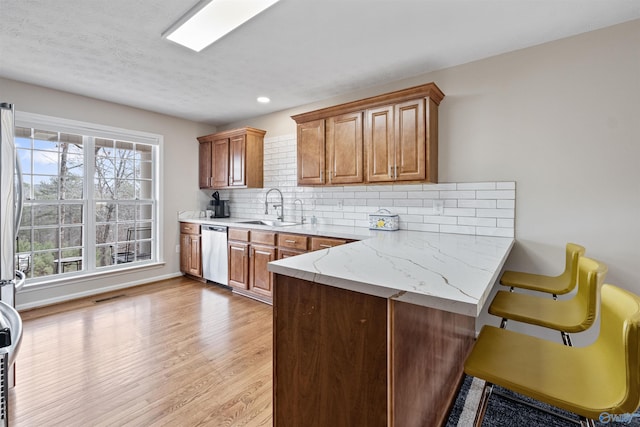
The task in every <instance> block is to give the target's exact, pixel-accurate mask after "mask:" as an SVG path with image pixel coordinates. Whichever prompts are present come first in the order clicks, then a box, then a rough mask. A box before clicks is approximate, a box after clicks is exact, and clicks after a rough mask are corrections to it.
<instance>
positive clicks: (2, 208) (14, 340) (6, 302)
mask: <svg viewBox="0 0 640 427" xmlns="http://www.w3.org/2000/svg"><path fill="white" fill-rule="evenodd" d="M14 139H15V124H14V108H13V105H11V104H6V103H0V227H1V228H0V425H5V426H6V425H8V419H9V417H8V407H9V405H8V402H7V399H8V395H9V393H8V389H9V387H10V386H13V381H14V372H13V363H14V361H15V358H16V356H17V354H18V348H19V346H20V341H21V340H22V320H21V319H20V315H19V314H18V312H17V311H16V310H15V308H14V307H15V294H16V291H17V290H19V288H20V287H22V285H23V284H24V280H25V277H24V274H22V272H19V271H17V270H16V261H15V248H16V236H17V233H18V229H19V228H20V217H21V215H22V176H21V173H20V166H19V163H18V162H16V160H17V159H16V147H15V143H14Z"/></svg>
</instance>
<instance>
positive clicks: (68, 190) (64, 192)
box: [60, 176, 84, 200]
mask: <svg viewBox="0 0 640 427" xmlns="http://www.w3.org/2000/svg"><path fill="white" fill-rule="evenodd" d="M83 186H84V184H83V180H82V176H66V177H60V200H82V194H83V190H84V187H83Z"/></svg>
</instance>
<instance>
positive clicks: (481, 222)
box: [458, 216, 497, 228]
mask: <svg viewBox="0 0 640 427" xmlns="http://www.w3.org/2000/svg"><path fill="white" fill-rule="evenodd" d="M458 225H473V226H480V227H494V228H495V227H496V225H497V220H496V218H477V217H464V216H461V217H458Z"/></svg>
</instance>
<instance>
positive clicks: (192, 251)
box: [180, 234, 202, 277]
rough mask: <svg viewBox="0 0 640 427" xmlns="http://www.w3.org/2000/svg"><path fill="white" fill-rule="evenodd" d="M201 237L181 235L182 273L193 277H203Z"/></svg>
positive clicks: (197, 235)
mask: <svg viewBox="0 0 640 427" xmlns="http://www.w3.org/2000/svg"><path fill="white" fill-rule="evenodd" d="M200 257H201V254H200V235H199V234H181V235H180V271H182V272H183V273H185V274H190V275H191V276H196V277H202V261H201V259H200Z"/></svg>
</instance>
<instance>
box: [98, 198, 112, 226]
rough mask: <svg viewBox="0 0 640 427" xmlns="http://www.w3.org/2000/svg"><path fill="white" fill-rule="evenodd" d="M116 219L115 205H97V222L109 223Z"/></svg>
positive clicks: (102, 203) (103, 203)
mask: <svg viewBox="0 0 640 427" xmlns="http://www.w3.org/2000/svg"><path fill="white" fill-rule="evenodd" d="M115 218H116V204H115V203H105V202H98V203H96V221H98V222H109V221H112V220H114V219H115Z"/></svg>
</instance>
